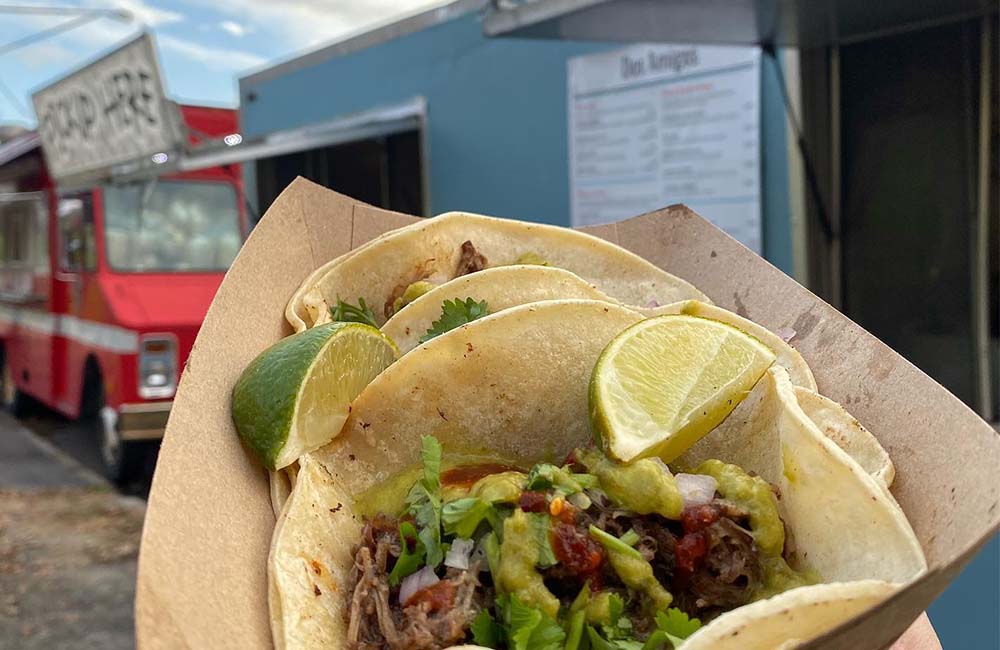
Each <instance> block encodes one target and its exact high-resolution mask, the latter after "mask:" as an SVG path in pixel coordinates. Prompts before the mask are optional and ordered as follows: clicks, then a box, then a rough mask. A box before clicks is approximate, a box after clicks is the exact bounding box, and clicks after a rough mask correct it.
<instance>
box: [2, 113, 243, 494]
mask: <svg viewBox="0 0 1000 650" xmlns="http://www.w3.org/2000/svg"><path fill="white" fill-rule="evenodd" d="M180 112H181V115H182V117H183V120H184V123H185V124H186V125H187V126H189V127H190V128H191V130H192V133H198V134H204V135H207V136H218V137H223V136H225V135H229V134H233V133H235V132H236V112H235V111H232V110H224V109H217V108H205V107H198V106H181V107H180ZM193 137H194V136H193ZM242 191H243V190H242V185H241V180H240V173H239V169H238V167H237V166H235V165H229V166H225V167H212V168H207V169H202V170H198V171H191V172H179V173H169V174H164V175H154V176H151V177H148V178H145V179H132V180H129V181H126V182H115V181H114V180H111V181H108V182H104V183H100V184H96V185H92V186H85V187H75V188H67V189H63V188H61V187H59V186H57V185H55V184H54V183H53V181H52V178H51V177H50V175H49V173H48V170H47V167H46V162H45V155H44V154H43V152H42V149H41V146H40V141H39V137H38V134H37V133H35V132H31V133H28V134H25V135H23V136H20V137H18V138H16V139H14V140H12V141H9V142H8V143H6V144H4V145H2V146H0V364H2V374H0V386H2V398H3V401H4V403H5V404H6V405H7V406H8V407H9V408H10V409H11V410H12V411H13V412H14V413H15V414H17V415H21V414H24V413H25V412H26V411H27V410H28V409H30V408H32V407H33V406H36V405H39V404H40V405H44V406H45V407H47V408H50V409H52V410H55V411H57V412H59V413H61V414H63V415H65V416H67V417H70V418H82V419H86V420H87V421H88V422H90V423H92V424H93V426H94V428H95V431H96V433H97V436H96V437H95V439H96V440H97V441H99V444H100V447H101V456H102V458H103V460H104V462H105V465H106V466H107V469H108V473H109V475H110V477H111V478H113V479H114V480H116V481H120V482H124V481H128V480H131V479H132V478H134V477H135V473H136V472H138V471H141V467H142V464H143V461H144V455H145V454H146V453H148V451H149V448H150V445H149V444H141V443H143V442H144V441H153V440H157V439H159V437H160V436H162V433H163V429H164V427H165V425H166V421H167V415H168V414H169V412H170V404H171V398H172V397H173V394H174V390H175V389H176V387H177V381H178V378H179V375H180V371H181V368H182V367H183V364H184V361H185V359H186V358H187V356H188V353H189V352H190V350H191V346H192V344H193V343H194V338H195V335H196V334H197V332H198V327H199V326H200V324H201V321H202V319H203V318H204V316H205V313H206V311H207V310H208V305H209V303H210V302H211V301H212V297H213V296H214V295H215V291H216V289H217V288H218V286H219V284H220V283H221V282H222V277H223V275H224V273H225V271H226V269H227V268H228V267H229V264H230V262H232V260H233V258H234V257H235V256H236V253H237V251H238V250H239V248H240V245H241V243H242V241H243V238H244V237H245V235H246V230H247V223H246V214H245V211H244V210H243V205H244V202H243V196H242Z"/></svg>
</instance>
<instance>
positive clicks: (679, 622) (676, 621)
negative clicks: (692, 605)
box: [642, 607, 701, 650]
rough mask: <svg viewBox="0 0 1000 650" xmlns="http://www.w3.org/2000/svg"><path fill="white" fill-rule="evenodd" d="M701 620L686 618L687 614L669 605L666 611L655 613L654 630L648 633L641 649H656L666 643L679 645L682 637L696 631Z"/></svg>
mask: <svg viewBox="0 0 1000 650" xmlns="http://www.w3.org/2000/svg"><path fill="white" fill-rule="evenodd" d="M700 627H701V621H700V620H698V619H697V618H688V615H687V614H685V613H684V612H682V611H681V610H679V609H677V608H676V607H670V608H669V609H667V610H666V611H662V612H657V613H656V630H654V631H653V633H652V634H650V635H649V638H648V639H646V643H644V644H643V646H642V650H657V648H661V647H664V646H665V645H666V644H667V643H669V644H670V647H672V648H678V647H680V645H681V643H683V642H684V639H686V638H688V637H689V636H691V635H692V634H694V633H695V632H697V631H698V628H700Z"/></svg>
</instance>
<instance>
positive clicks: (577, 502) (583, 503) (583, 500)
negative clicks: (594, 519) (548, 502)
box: [566, 492, 591, 510]
mask: <svg viewBox="0 0 1000 650" xmlns="http://www.w3.org/2000/svg"><path fill="white" fill-rule="evenodd" d="M566 499H567V500H568V501H569V502H570V503H572V504H573V505H574V506H576V507H577V508H579V509H580V510H586V509H587V508H589V507H590V506H591V501H590V497H588V496H587V495H586V494H584V493H583V492H577V493H576V494H571V495H569V496H568V497H566Z"/></svg>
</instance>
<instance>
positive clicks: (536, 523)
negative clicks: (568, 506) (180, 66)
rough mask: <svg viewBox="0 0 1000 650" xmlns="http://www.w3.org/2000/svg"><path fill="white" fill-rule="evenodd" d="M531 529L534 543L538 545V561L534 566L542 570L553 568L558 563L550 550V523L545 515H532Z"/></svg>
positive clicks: (530, 515)
mask: <svg viewBox="0 0 1000 650" xmlns="http://www.w3.org/2000/svg"><path fill="white" fill-rule="evenodd" d="M528 516H529V517H531V527H532V529H533V530H534V532H535V541H536V543H537V544H538V560H536V561H535V565H536V566H539V567H541V568H543V569H545V568H548V567H550V566H555V565H556V564H557V563H558V560H556V554H555V552H554V551H553V550H552V540H550V539H549V531H550V530H551V529H552V524H551V521H550V520H549V516H548V515H547V514H541V513H532V514H529V515H528Z"/></svg>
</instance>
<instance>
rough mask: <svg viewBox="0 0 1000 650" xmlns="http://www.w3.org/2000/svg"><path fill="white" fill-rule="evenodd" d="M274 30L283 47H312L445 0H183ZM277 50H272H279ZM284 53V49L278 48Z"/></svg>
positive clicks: (265, 29)
mask: <svg viewBox="0 0 1000 650" xmlns="http://www.w3.org/2000/svg"><path fill="white" fill-rule="evenodd" d="M186 2H188V3H189V4H192V5H198V6H201V7H205V8H206V9H212V10H214V11H217V12H220V13H223V14H227V15H229V16H232V17H234V18H239V19H240V21H241V22H242V24H243V25H248V26H252V27H256V28H257V29H258V30H259V31H261V32H267V33H269V34H273V35H274V36H276V37H278V38H279V39H280V42H281V45H283V46H284V48H288V49H291V50H301V49H305V48H310V47H315V46H316V45H319V44H321V43H326V42H328V41H331V40H333V39H337V38H342V37H344V36H346V35H348V34H351V33H353V32H357V31H360V30H365V29H370V28H372V27H374V26H376V25H379V24H382V23H385V22H388V21H391V20H395V19H397V18H398V17H400V16H403V15H406V14H409V13H413V12H415V11H419V10H422V9H428V8H430V7H434V6H439V5H442V4H445V3H446V0H350V1H349V2H348V1H338V2H330V0H284V1H283V2H274V1H273V0H186ZM278 53H279V52H275V54H278ZM281 53H284V52H281Z"/></svg>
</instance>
